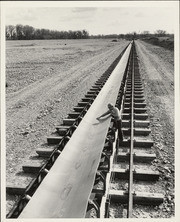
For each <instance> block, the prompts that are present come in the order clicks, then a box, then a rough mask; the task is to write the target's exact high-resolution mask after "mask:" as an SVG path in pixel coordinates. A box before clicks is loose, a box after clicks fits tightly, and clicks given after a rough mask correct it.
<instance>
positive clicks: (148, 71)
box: [136, 41, 175, 218]
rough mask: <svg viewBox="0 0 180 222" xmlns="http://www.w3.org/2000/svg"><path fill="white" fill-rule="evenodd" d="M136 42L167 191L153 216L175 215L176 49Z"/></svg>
mask: <svg viewBox="0 0 180 222" xmlns="http://www.w3.org/2000/svg"><path fill="white" fill-rule="evenodd" d="M136 46H137V54H138V57H139V63H140V64H139V65H140V73H141V76H142V79H143V82H144V93H145V97H146V101H147V108H148V113H149V116H150V123H151V126H150V127H151V130H152V133H151V134H152V138H153V140H154V147H153V149H154V151H155V153H156V155H157V158H156V159H155V160H154V161H153V163H152V164H153V165H154V167H155V168H156V169H157V170H159V171H160V173H161V175H160V180H159V182H158V186H160V188H161V189H160V192H161V193H163V194H164V195H165V199H164V202H163V204H161V205H160V206H159V207H155V210H156V213H154V214H153V215H152V216H151V217H158V218H165V217H166V218H169V217H172V216H174V171H175V169H174V153H175V150H174V124H175V123H174V53H173V51H170V50H167V49H164V48H162V47H159V46H154V45H151V44H148V43H145V42H143V41H137V42H136Z"/></svg>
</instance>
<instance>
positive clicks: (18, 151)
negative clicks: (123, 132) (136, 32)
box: [6, 40, 128, 209]
mask: <svg viewBox="0 0 180 222" xmlns="http://www.w3.org/2000/svg"><path fill="white" fill-rule="evenodd" d="M127 44H128V42H127V41H125V40H122V41H120V42H115V43H114V42H111V40H63V41H61V40H57V41H54V40H51V41H46V40H44V41H43V40H42V41H8V42H7V51H6V58H7V64H6V67H7V69H6V71H7V72H6V81H7V84H8V87H7V95H6V118H7V120H6V143H7V147H6V154H7V169H6V178H7V184H9V183H13V184H18V185H22V184H23V185H27V184H29V182H30V180H31V179H32V175H29V177H24V175H23V173H22V165H23V164H24V163H25V162H26V161H27V160H28V159H29V158H31V159H33V157H34V156H35V155H36V153H35V151H36V149H37V148H39V147H40V146H41V145H43V144H44V143H46V137H47V136H49V135H50V134H51V133H52V132H54V131H55V125H58V124H60V123H61V122H62V119H63V118H65V117H66V115H67V114H68V113H69V112H70V111H71V110H72V109H73V107H74V106H76V105H77V103H78V102H79V101H80V99H81V98H82V97H83V96H84V95H85V93H86V92H87V91H88V90H89V88H90V87H91V86H92V85H93V84H94V82H95V81H96V80H97V78H98V77H100V76H101V75H102V74H103V73H104V72H105V71H106V70H107V68H108V67H109V66H110V65H111V63H112V62H113V61H114V60H115V59H116V58H117V57H118V56H119V54H120V53H121V51H122V50H123V49H124V48H125V46H126V45H127ZM11 205H12V203H11V202H8V207H7V208H8V209H10V208H11Z"/></svg>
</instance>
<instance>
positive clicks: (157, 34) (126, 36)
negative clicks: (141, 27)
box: [90, 30, 173, 40]
mask: <svg viewBox="0 0 180 222" xmlns="http://www.w3.org/2000/svg"><path fill="white" fill-rule="evenodd" d="M168 36H169V37H171V36H173V34H169V33H167V32H166V31H164V30H156V31H155V32H154V33H150V32H149V31H143V32H141V33H136V32H131V33H127V34H110V35H91V36H90V38H97V39H98V38H103V39H108V38H113V39H120V38H121V39H130V40H131V39H137V38H140V39H143V38H151V37H168Z"/></svg>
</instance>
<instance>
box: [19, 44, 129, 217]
mask: <svg viewBox="0 0 180 222" xmlns="http://www.w3.org/2000/svg"><path fill="white" fill-rule="evenodd" d="M130 50H131V43H130V44H129V46H128V48H127V49H126V51H125V53H124V55H123V57H122V58H121V60H120V62H119V63H118V65H117V66H116V68H115V69H114V71H113V73H112V74H111V76H110V77H109V79H108V81H107V82H106V84H105V85H104V87H103V88H102V89H101V91H100V93H99V94H98V96H97V98H96V99H95V101H94V102H93V104H92V105H91V107H90V108H89V110H88V112H87V113H86V115H85V116H84V118H83V119H82V121H81V123H80V124H79V126H78V128H77V129H76V130H75V132H74V133H73V135H72V137H71V139H70V140H69V142H68V143H67V144H66V146H65V147H64V149H63V151H62V153H61V154H60V156H59V157H58V158H57V160H56V162H55V163H54V165H53V166H52V168H51V169H50V171H49V173H48V174H47V176H46V177H45V178H44V180H43V181H42V183H41V185H40V186H39V187H38V189H37V190H36V192H35V193H34V195H33V197H32V198H31V200H30V201H29V202H28V204H27V205H26V207H25V208H24V210H23V212H22V213H21V214H20V216H19V218H84V217H85V214H86V208H87V204H88V198H89V196H90V193H91V190H92V187H93V184H94V179H95V175H96V171H97V168H98V165H99V161H100V157H101V152H102V149H103V146H104V142H105V139H106V134H107V131H108V128H109V124H110V118H105V119H104V120H101V121H97V120H96V117H98V116H99V115H101V114H102V113H104V112H105V111H107V104H108V103H112V104H115V102H116V98H117V95H118V91H119V87H120V84H121V80H122V78H123V74H124V71H125V68H126V65H127V61H128V58H129V53H130Z"/></svg>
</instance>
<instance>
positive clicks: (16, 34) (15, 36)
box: [6, 24, 173, 40]
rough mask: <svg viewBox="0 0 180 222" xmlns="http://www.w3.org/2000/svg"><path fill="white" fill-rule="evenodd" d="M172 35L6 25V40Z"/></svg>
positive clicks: (129, 38)
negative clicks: (94, 33) (110, 32)
mask: <svg viewBox="0 0 180 222" xmlns="http://www.w3.org/2000/svg"><path fill="white" fill-rule="evenodd" d="M165 36H173V34H168V33H167V32H166V31H164V30H156V31H155V32H154V33H150V32H149V31H143V32H141V33H136V32H131V33H127V34H109V35H91V36H90V35H89V33H88V31H86V30H85V29H84V30H77V31H71V30H70V31H55V30H49V29H36V28H33V27H32V26H29V25H20V24H18V25H16V26H13V25H8V26H6V39H7V40H30V39H88V38H92V39H100V38H102V39H109V38H111V39H112V38H113V39H120V38H121V39H128V40H132V39H137V38H141V39H143V38H151V37H165Z"/></svg>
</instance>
